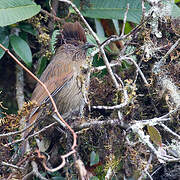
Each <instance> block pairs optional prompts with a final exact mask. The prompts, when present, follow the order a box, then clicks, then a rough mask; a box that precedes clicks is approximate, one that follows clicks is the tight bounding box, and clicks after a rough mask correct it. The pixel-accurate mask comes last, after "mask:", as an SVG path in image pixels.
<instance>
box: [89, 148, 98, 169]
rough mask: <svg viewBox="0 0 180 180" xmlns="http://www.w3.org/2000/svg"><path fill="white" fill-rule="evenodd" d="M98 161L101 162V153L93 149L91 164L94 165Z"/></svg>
mask: <svg viewBox="0 0 180 180" xmlns="http://www.w3.org/2000/svg"><path fill="white" fill-rule="evenodd" d="M98 163H99V155H98V154H97V153H95V152H94V151H92V152H91V155H90V166H93V165H95V164H98Z"/></svg>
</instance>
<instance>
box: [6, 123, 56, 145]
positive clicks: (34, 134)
mask: <svg viewBox="0 0 180 180" xmlns="http://www.w3.org/2000/svg"><path fill="white" fill-rule="evenodd" d="M55 124H57V122H53V123H51V124H50V125H48V126H45V127H44V128H43V129H41V130H40V131H37V132H35V133H33V134H31V135H30V136H28V137H27V138H26V140H28V139H30V138H32V137H34V136H36V135H38V134H40V133H42V132H43V131H46V130H47V129H48V128H50V127H52V126H54V125H55ZM24 140H25V139H24V138H21V139H18V140H15V141H13V142H10V143H8V144H4V146H10V145H12V144H15V143H19V142H21V141H24Z"/></svg>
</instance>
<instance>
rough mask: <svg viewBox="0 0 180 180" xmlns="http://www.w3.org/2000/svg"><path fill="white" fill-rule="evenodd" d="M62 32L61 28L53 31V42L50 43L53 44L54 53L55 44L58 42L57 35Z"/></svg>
mask: <svg viewBox="0 0 180 180" xmlns="http://www.w3.org/2000/svg"><path fill="white" fill-rule="evenodd" d="M59 33H60V32H59V30H55V31H53V33H52V37H51V42H50V44H51V51H52V53H53V54H54V53H55V44H56V40H57V39H56V36H57V35H58V34H59Z"/></svg>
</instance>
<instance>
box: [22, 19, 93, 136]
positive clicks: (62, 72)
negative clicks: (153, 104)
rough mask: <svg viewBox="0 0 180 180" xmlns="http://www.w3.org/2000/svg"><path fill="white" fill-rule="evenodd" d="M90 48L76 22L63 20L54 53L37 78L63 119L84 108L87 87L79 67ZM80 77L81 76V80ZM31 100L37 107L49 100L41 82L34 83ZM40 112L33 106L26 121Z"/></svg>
mask: <svg viewBox="0 0 180 180" xmlns="http://www.w3.org/2000/svg"><path fill="white" fill-rule="evenodd" d="M91 47H93V46H92V45H89V44H88V43H87V40H86V36H85V32H84V30H83V28H82V26H81V25H80V24H79V23H78V22H75V23H74V24H73V23H66V24H65V25H64V28H63V31H62V32H61V33H60V34H59V35H58V36H57V43H56V53H55V55H54V56H53V58H52V60H51V62H50V64H49V65H48V66H47V68H46V69H45V71H44V72H43V74H42V75H41V77H40V80H41V81H42V82H43V83H44V84H45V85H46V86H47V88H48V90H49V92H50V93H51V95H52V96H53V99H54V100H55V102H56V105H57V108H58V111H59V113H60V114H61V115H62V116H63V117H64V118H65V119H66V118H67V117H70V116H71V115H72V114H77V115H80V114H81V113H82V111H83V108H84V105H85V100H84V97H83V92H82V86H84V85H85V86H87V83H86V79H87V74H86V73H84V72H83V71H82V66H84V65H86V63H87V61H86V51H87V49H88V48H91ZM81 79H84V82H83V81H81ZM32 100H35V101H36V102H37V104H38V106H39V107H40V106H41V105H42V104H44V103H50V100H49V97H48V95H47V93H46V92H45V90H44V89H43V87H42V86H41V85H40V84H37V86H36V88H35V90H34V92H33V94H32ZM50 104H51V103H50ZM42 111H43V108H36V109H34V110H33V111H32V113H31V115H30V116H29V121H28V123H32V122H34V121H36V120H37V119H38V118H39V117H40V116H41V113H42ZM26 135H27V134H26Z"/></svg>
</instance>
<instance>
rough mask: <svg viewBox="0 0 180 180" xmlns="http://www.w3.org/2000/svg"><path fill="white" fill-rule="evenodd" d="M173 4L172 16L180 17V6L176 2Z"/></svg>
mask: <svg viewBox="0 0 180 180" xmlns="http://www.w3.org/2000/svg"><path fill="white" fill-rule="evenodd" d="M171 5H172V10H171V16H172V17H174V18H179V17H180V8H179V7H178V6H177V5H176V4H174V3H171Z"/></svg>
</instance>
